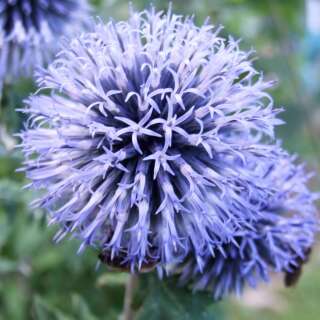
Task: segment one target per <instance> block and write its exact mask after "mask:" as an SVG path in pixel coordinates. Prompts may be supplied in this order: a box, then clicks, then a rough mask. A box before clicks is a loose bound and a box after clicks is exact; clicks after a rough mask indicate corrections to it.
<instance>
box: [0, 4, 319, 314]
mask: <svg viewBox="0 0 320 320" xmlns="http://www.w3.org/2000/svg"><path fill="white" fill-rule="evenodd" d="M148 4H149V3H148V2H147V1H134V5H135V6H136V7H137V9H143V8H144V7H146V6H147V5H148ZM95 5H96V6H97V8H99V9H98V10H99V12H103V13H104V15H105V17H108V16H113V17H115V18H126V17H127V10H128V4H127V2H126V1H96V3H95ZM155 5H156V6H157V8H159V9H161V8H164V9H166V8H167V5H168V4H167V2H164V1H156V2H155ZM174 7H175V11H178V12H183V13H190V12H192V13H195V15H196V18H197V20H198V21H199V22H200V23H201V20H202V19H203V18H204V17H205V16H207V15H208V14H209V15H210V16H211V17H212V20H213V23H215V21H218V22H219V24H220V23H221V24H224V25H225V29H226V30H227V32H228V33H229V32H231V33H233V34H234V35H235V36H236V37H237V36H238V37H239V36H242V37H243V38H244V39H246V41H248V43H254V46H255V47H256V48H257V52H258V55H259V56H262V58H263V59H262V58H261V59H260V60H259V61H258V65H260V66H261V67H262V68H263V69H264V70H265V71H266V72H265V75H266V76H267V77H269V76H270V77H272V78H273V77H274V76H273V75H269V73H268V70H271V71H272V70H273V71H276V73H277V76H279V82H280V83H281V85H280V86H279V87H278V88H277V89H276V90H275V94H276V100H277V104H279V102H280V104H283V105H286V106H290V108H289V109H288V110H287V111H286V113H285V117H286V119H287V121H288V123H289V127H288V126H286V129H281V131H280V134H281V135H282V136H283V137H284V141H285V143H286V145H287V147H288V148H289V149H290V150H292V151H299V152H304V153H305V155H307V156H308V157H309V158H310V160H311V163H314V164H317V161H318V160H317V153H316V150H315V149H316V148H317V145H316V144H315V143H314V133H313V132H312V131H310V126H309V122H308V121H310V119H312V112H314V111H316V110H314V109H310V110H309V109H308V110H307V112H308V113H310V114H309V115H308V118H306V117H305V115H304V114H305V111H303V112H302V111H301V110H302V109H301V104H303V108H305V107H307V108H309V106H312V105H316V100H313V96H308V97H307V99H308V100H307V101H309V100H311V101H312V103H311V104H309V103H306V101H305V99H306V98H305V97H302V98H301V97H299V96H298V95H299V94H297V93H298V92H299V88H301V87H302V86H303V83H302V79H301V78H300V74H299V65H300V64H301V60H302V58H303V56H302V52H301V51H299V46H297V45H296V46H294V49H295V50H292V45H293V44H294V43H297V42H299V39H301V40H302V36H303V29H302V27H301V26H302V25H303V24H302V19H303V15H302V12H303V1H290V3H289V2H286V1H284V2H281V3H279V1H265V2H263V3H261V2H260V3H258V2H257V1H245V0H243V1H241V0H238V1H236V0H234V1H197V2H195V1H183V2H182V1H175V2H174ZM242 46H243V47H244V48H246V47H248V45H247V43H246V42H245V41H244V43H243V44H242ZM31 88H32V84H31V83H28V82H27V81H26V82H24V83H19V84H17V85H15V86H14V87H13V88H12V90H11V91H10V96H6V97H5V100H4V103H3V106H2V115H1V123H6V126H7V131H8V132H9V134H7V135H6V136H5V138H4V140H3V141H2V142H1V146H0V228H1V232H0V250H1V251H0V277H1V279H0V319H118V318H119V316H120V315H121V314H122V312H123V297H124V295H125V286H126V284H127V283H128V275H127V274H125V273H122V272H112V273H110V272H108V271H106V269H105V266H103V265H102V266H100V268H99V269H98V270H97V271H96V270H95V268H94V267H95V265H96V260H97V257H96V256H97V255H96V252H93V251H90V250H87V251H86V252H85V253H84V254H82V255H79V256H77V255H76V254H75V253H74V252H76V250H77V249H78V242H77V241H71V242H69V243H67V242H64V243H61V244H59V245H55V246H54V245H53V243H52V240H51V239H52V237H53V235H54V233H55V232H56V230H55V228H51V229H50V230H49V231H48V229H47V227H46V224H47V222H46V220H45V218H44V216H43V213H42V211H41V210H38V211H36V212H34V211H31V209H30V207H29V204H30V202H31V200H32V199H34V195H32V194H30V192H27V191H25V190H22V189H21V187H22V186H23V185H24V184H25V183H26V181H24V179H23V177H22V175H21V174H18V173H16V172H15V169H16V168H18V167H19V166H20V164H21V161H22V158H21V155H20V153H19V152H18V151H15V150H13V149H12V148H11V147H10V146H11V145H12V144H11V143H12V141H11V139H12V135H11V134H12V133H13V132H17V130H19V129H20V128H21V127H22V120H23V119H21V115H20V116H19V115H18V114H17V113H15V112H13V111H12V110H13V109H14V108H16V107H21V100H22V99H23V98H26V97H27V96H28V92H30V91H34V90H33V89H32V90H31ZM297 96H298V97H297ZM298 99H299V100H298ZM300 99H301V100H300ZM303 110H304V109H303ZM299 115H300V116H299ZM19 117H20V118H19ZM306 128H307V129H306ZM311 129H312V128H311ZM310 136H311V138H312V139H310ZM8 139H9V140H8ZM315 260H316V259H315ZM316 263H317V262H316ZM309 268H310V271H311V272H310V273H308V274H307V276H306V277H305V278H303V281H302V284H301V286H300V287H299V288H298V290H297V291H296V292H294V293H293V292H292V293H291V292H289V293H288V292H287V293H282V292H281V295H283V296H284V297H287V296H289V297H290V299H291V300H289V307H288V309H286V310H285V311H283V312H278V314H277V312H274V311H272V310H271V311H269V312H264V313H263V312H262V313H261V312H260V313H259V317H261V318H265V319H269V318H270V317H271V316H272V317H273V318H276V317H278V318H279V319H294V316H295V314H296V315H297V318H298V315H299V314H300V318H301V315H303V314H305V313H306V311H305V310H308V308H312V311H311V312H309V314H310V318H309V319H310V320H311V319H316V318H315V317H314V316H315V315H316V311H315V310H317V308H318V306H317V304H316V303H312V301H313V299H314V300H316V299H317V294H319V291H320V289H319V287H320V285H319V286H318V287H317V286H316V285H315V284H314V281H313V279H314V280H316V279H319V273H318V271H317V270H316V268H314V267H313V266H311V267H309ZM134 290H135V297H134V299H133V301H132V308H133V309H134V310H136V311H137V313H136V318H137V319H147V318H149V319H169V320H170V319H181V320H182V319H200V320H201V319H221V318H222V315H223V313H224V314H225V317H226V318H227V319H238V317H234V316H233V315H232V314H231V313H230V312H232V311H234V310H236V311H237V312H238V315H239V317H242V316H243V317H244V318H245V319H247V318H250V317H251V318H252V319H255V318H256V317H257V314H256V313H255V312H254V313H252V312H250V311H248V310H247V309H241V308H240V309H239V307H238V306H237V305H233V304H232V305H230V304H229V301H228V302H227V303H226V302H224V303H223V304H214V303H213V302H212V300H211V297H210V296H208V295H206V294H203V293H197V294H191V293H190V291H189V290H188V289H182V288H180V289H179V288H177V286H176V283H175V282H174V280H166V281H158V280H157V279H156V278H155V277H153V276H151V275H142V276H141V277H140V279H139V281H138V283H137V284H136V285H135V289H134ZM306 295H307V296H308V302H306V299H302V302H301V300H300V297H301V298H303V297H304V296H306ZM290 301H297V302H299V305H300V306H301V307H300V308H299V309H298V310H295V308H296V306H295V305H294V304H292V306H291V304H290ZM221 309H222V311H223V312H222V311H221ZM293 310H295V311H293ZM286 317H287V318H286Z"/></svg>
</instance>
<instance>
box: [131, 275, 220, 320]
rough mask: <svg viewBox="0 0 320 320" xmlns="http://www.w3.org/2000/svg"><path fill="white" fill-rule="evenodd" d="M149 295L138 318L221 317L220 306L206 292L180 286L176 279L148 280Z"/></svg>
mask: <svg viewBox="0 0 320 320" xmlns="http://www.w3.org/2000/svg"><path fill="white" fill-rule="evenodd" d="M148 288H149V289H148V292H147V297H146V299H145V301H144V303H143V305H142V307H141V309H140V310H139V312H138V315H137V320H150V319H152V320H162V319H166V320H171V319H172V320H215V319H219V320H220V319H221V312H220V309H219V307H218V306H217V305H216V304H214V303H213V300H212V297H210V296H209V295H208V294H205V293H192V292H191V291H190V290H188V289H184V288H178V287H177V285H176V283H175V282H174V281H170V282H169V281H163V280H162V281H161V280H157V279H155V278H153V277H152V278H151V277H150V279H149V280H148Z"/></svg>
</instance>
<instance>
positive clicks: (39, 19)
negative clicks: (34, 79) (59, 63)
mask: <svg viewBox="0 0 320 320" xmlns="http://www.w3.org/2000/svg"><path fill="white" fill-rule="evenodd" d="M87 13H88V5H87V1H86V0H1V1H0V83H2V82H3V81H9V80H12V79H13V78H15V77H20V76H30V75H31V72H32V70H33V68H34V67H35V66H36V65H41V66H42V65H43V64H45V63H47V62H48V61H49V59H50V58H51V56H52V54H53V53H55V52H56V50H57V48H58V46H57V40H58V37H60V36H69V35H71V34H72V33H73V32H74V31H75V30H77V29H78V28H80V25H81V24H83V22H84V19H86V18H87Z"/></svg>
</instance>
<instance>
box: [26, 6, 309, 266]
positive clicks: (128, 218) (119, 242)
mask: <svg viewBox="0 0 320 320" xmlns="http://www.w3.org/2000/svg"><path fill="white" fill-rule="evenodd" d="M218 31H219V29H214V28H213V27H212V26H211V25H209V24H205V25H203V26H202V27H196V26H195V25H194V23H193V21H192V19H191V18H183V17H181V16H176V15H172V14H171V13H170V12H169V13H168V14H167V15H165V14H163V13H157V12H155V11H154V10H153V9H152V10H150V11H148V12H143V13H141V14H138V13H133V14H132V15H131V17H130V19H129V21H128V22H119V23H114V22H109V23H108V24H103V23H98V24H97V25H96V26H95V28H94V30H93V31H92V32H90V33H86V34H83V35H82V36H81V37H79V38H77V39H74V40H73V41H71V42H70V43H68V44H65V45H64V49H63V51H62V52H61V53H60V54H59V57H58V58H57V60H56V61H55V62H54V63H53V64H51V66H50V67H49V68H48V69H47V70H43V71H41V72H40V74H39V78H38V82H39V85H40V87H42V88H49V89H50V90H51V91H52V95H51V96H45V95H42V94H37V95H35V96H32V97H30V99H29V100H28V102H27V108H26V109H25V110H24V112H25V113H27V114H29V115H30V118H29V122H28V124H27V130H26V131H24V132H22V133H21V137H22V140H23V142H22V147H23V150H24V152H25V155H26V161H25V168H24V170H25V171H26V172H27V176H28V177H29V178H30V179H31V181H32V182H31V185H32V186H33V187H35V188H45V189H46V190H47V194H46V195H45V196H44V197H43V198H41V199H39V200H37V201H36V202H35V205H38V206H41V207H44V208H47V209H48V212H49V216H50V221H51V223H57V224H59V225H60V226H61V231H60V232H59V233H58V235H57V237H56V239H57V240H60V239H61V238H63V237H64V236H65V235H67V234H74V235H75V236H77V237H78V238H80V239H81V241H82V245H81V247H80V250H82V249H83V248H85V247H86V246H94V247H97V248H98V249H99V250H101V251H102V252H103V256H104V257H108V259H109V260H110V261H112V259H116V260H117V261H119V260H120V261H119V264H120V265H121V264H123V265H126V266H129V267H130V268H131V269H132V270H134V269H136V268H138V269H139V268H140V267H141V266H143V265H144V264H148V263H150V261H151V262H152V263H155V262H157V263H159V264H167V263H173V262H176V261H182V260H183V259H184V258H185V257H187V256H188V255H189V254H190V253H192V255H194V257H196V258H199V259H196V260H199V261H198V265H201V264H202V263H203V261H202V260H203V259H205V255H206V254H207V253H210V254H214V253H215V252H220V251H221V250H223V248H224V247H225V246H226V245H231V246H232V245H236V243H237V240H238V235H239V233H242V232H244V230H250V229H254V227H253V228H252V226H254V223H258V222H259V221H261V218H262V217H263V216H264V214H265V211H264V208H263V206H262V203H265V202H266V201H269V199H270V194H275V193H277V192H279V191H278V189H277V188H276V187H274V186H273V185H270V183H268V182H267V181H266V179H265V172H264V170H265V168H266V167H267V166H268V167H272V166H276V165H277V163H278V162H279V159H282V158H284V157H287V155H286V154H285V152H284V151H282V150H281V148H280V146H279V145H278V144H277V143H274V142H273V138H274V137H273V129H274V126H275V125H278V124H280V123H281V121H280V120H278V119H277V118H276V115H277V113H278V112H279V110H277V109H274V108H273V102H272V99H271V97H270V96H269V95H268V94H267V93H266V91H265V90H266V89H267V88H269V87H270V86H271V83H267V82H264V81H263V79H262V76H261V75H259V74H258V73H257V72H256V71H255V69H254V68H253V66H252V64H251V62H250V54H251V53H246V52H243V51H241V50H240V49H239V48H238V43H237V42H236V41H234V40H233V39H232V38H229V39H228V40H225V39H223V38H221V37H219V36H218ZM263 168H264V169H263ZM310 214H311V213H310Z"/></svg>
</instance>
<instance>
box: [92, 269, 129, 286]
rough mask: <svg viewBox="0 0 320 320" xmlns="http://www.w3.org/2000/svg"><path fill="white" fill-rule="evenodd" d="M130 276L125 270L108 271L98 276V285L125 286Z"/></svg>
mask: <svg viewBox="0 0 320 320" xmlns="http://www.w3.org/2000/svg"><path fill="white" fill-rule="evenodd" d="M128 276H129V275H128V273H125V272H106V273H104V274H102V275H101V276H100V277H99V278H98V280H97V286H98V287H105V286H109V287H113V286H124V285H125V284H126V282H127V279H128Z"/></svg>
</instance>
